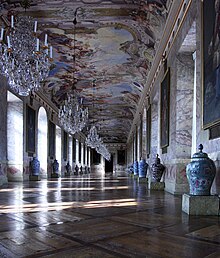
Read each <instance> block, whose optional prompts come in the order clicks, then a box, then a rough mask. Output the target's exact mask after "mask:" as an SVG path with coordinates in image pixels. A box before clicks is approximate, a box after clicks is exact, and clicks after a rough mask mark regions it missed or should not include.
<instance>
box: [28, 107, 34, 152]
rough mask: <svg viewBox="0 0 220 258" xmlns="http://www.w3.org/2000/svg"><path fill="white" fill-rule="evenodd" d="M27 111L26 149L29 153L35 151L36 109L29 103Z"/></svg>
mask: <svg viewBox="0 0 220 258" xmlns="http://www.w3.org/2000/svg"><path fill="white" fill-rule="evenodd" d="M26 112H27V113H26V132H27V133H26V135H27V138H26V141H27V142H26V150H27V152H28V153H35V147H36V142H35V126H36V111H35V110H34V109H33V108H31V107H29V106H28V105H27V106H26Z"/></svg>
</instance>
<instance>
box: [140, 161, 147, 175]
mask: <svg viewBox="0 0 220 258" xmlns="http://www.w3.org/2000/svg"><path fill="white" fill-rule="evenodd" d="M147 167H148V164H147V163H146V160H145V159H143V158H141V160H140V161H139V165H138V174H139V177H146V175H147Z"/></svg>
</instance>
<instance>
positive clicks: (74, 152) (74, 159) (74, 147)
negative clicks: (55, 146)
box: [72, 138, 76, 162]
mask: <svg viewBox="0 0 220 258" xmlns="http://www.w3.org/2000/svg"><path fill="white" fill-rule="evenodd" d="M72 145H73V151H72V159H73V162H76V139H75V138H73V142H72Z"/></svg>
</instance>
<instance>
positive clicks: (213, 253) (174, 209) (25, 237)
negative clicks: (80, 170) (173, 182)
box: [0, 175, 220, 258]
mask: <svg viewBox="0 0 220 258" xmlns="http://www.w3.org/2000/svg"><path fill="white" fill-rule="evenodd" d="M0 200H1V202H0V232H1V234H0V257H10V258H14V257H59V258H63V257H80V258H81V257H83V258H85V257H86V258H87V257H94V258H98V257H101V258H108V257H147V258H148V257H149V258H151V257H153V258H154V257H168V258H173V257H174V258H181V257H186V258H191V257H192V258H199V257H208V258H214V257H215V258H216V257H220V223H219V217H217V216H209V217H197V216H190V217H189V216H188V215H187V214H185V213H183V212H182V211H181V196H173V195H171V194H169V193H166V192H160V191H152V190H151V191H150V190H148V189H147V187H146V183H144V182H138V181H137V180H135V179H132V178H128V177H126V176H123V175H118V176H114V175H113V176H112V175H109V176H108V175H105V176H93V175H84V176H80V177H70V178H62V179H53V180H42V181H39V182H25V183H9V184H8V186H5V187H4V188H1V189H0Z"/></svg>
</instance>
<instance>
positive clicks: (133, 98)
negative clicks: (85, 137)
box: [0, 0, 169, 142]
mask: <svg viewBox="0 0 220 258" xmlns="http://www.w3.org/2000/svg"><path fill="white" fill-rule="evenodd" d="M21 2H22V1H16V0H11V1H10V0H8V1H7V0H5V1H4V0H1V4H0V11H1V15H3V16H5V17H10V15H11V13H13V14H14V15H15V16H16V15H30V16H32V17H34V18H35V19H36V20H37V21H38V24H39V28H38V32H39V35H40V39H41V40H42V41H43V39H44V35H45V33H47V34H48V40H49V42H50V43H51V44H52V46H53V49H54V51H53V52H54V55H53V57H54V61H53V65H52V67H51V71H50V75H49V78H48V79H47V80H46V81H45V82H44V92H45V94H47V95H48V96H50V97H51V98H52V101H53V102H54V103H55V104H56V105H57V106H58V107H59V105H60V103H62V102H63V100H64V99H65V98H66V93H67V92H69V91H71V90H72V89H73V87H74V88H75V90H76V92H77V93H78V95H79V97H82V99H83V105H84V106H86V107H88V108H89V118H90V124H88V126H87V128H86V129H85V131H84V133H85V134H87V130H88V129H89V126H90V125H91V124H92V123H95V124H96V125H97V127H98V129H99V134H100V136H101V137H102V139H103V141H104V142H126V140H127V136H128V133H129V131H130V127H131V124H132V121H133V117H134V114H135V112H136V109H137V105H138V102H139V99H140V96H141V94H142V90H143V88H144V86H145V83H146V80H147V76H148V73H149V70H150V67H151V64H152V62H153V58H154V54H155V51H156V49H157V46H158V44H159V40H160V36H161V33H162V31H163V26H164V24H165V21H166V17H167V15H168V10H169V1H167V0H151V1H147V0H145V1H137V0H111V1H108V0H105V1H102V0H75V1H70V0H69V1H68V0H33V1H31V2H30V7H29V8H28V9H27V10H26V12H25V11H24V9H23V8H22V7H21ZM23 2H24V1H23ZM74 18H76V21H77V23H76V24H75V25H74V23H73V20H74ZM74 54H75V63H74V60H73V56H74Z"/></svg>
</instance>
